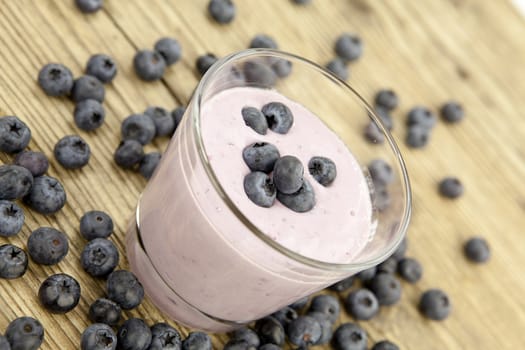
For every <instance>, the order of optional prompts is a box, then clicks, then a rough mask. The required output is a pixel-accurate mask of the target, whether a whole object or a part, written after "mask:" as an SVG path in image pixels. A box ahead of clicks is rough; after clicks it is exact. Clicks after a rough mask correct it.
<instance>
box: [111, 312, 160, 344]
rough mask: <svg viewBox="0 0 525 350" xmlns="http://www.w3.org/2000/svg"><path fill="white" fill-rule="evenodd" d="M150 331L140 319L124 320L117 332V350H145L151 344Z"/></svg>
mask: <svg viewBox="0 0 525 350" xmlns="http://www.w3.org/2000/svg"><path fill="white" fill-rule="evenodd" d="M151 338H152V336H151V330H150V328H149V327H148V325H147V324H146V322H144V320H142V319H140V318H130V319H128V320H126V321H125V322H124V323H123V324H122V325H121V326H120V328H119V329H118V332H117V348H118V349H122V350H147V349H148V348H149V346H150V344H151Z"/></svg>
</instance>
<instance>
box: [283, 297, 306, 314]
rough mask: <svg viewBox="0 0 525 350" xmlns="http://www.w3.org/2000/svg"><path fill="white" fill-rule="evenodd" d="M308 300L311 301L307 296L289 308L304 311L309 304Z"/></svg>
mask: <svg viewBox="0 0 525 350" xmlns="http://www.w3.org/2000/svg"><path fill="white" fill-rule="evenodd" d="M308 300H310V298H309V297H308V296H305V297H302V298H301V299H298V300H296V301H295V302H293V303H291V304H290V305H288V306H289V307H291V308H292V309H294V310H296V311H301V310H302V309H304V307H305V306H306V304H308Z"/></svg>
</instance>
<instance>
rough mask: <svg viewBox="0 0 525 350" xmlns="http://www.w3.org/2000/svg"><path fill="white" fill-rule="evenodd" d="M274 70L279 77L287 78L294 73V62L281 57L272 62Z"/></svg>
mask: <svg viewBox="0 0 525 350" xmlns="http://www.w3.org/2000/svg"><path fill="white" fill-rule="evenodd" d="M272 70H273V71H274V72H275V74H277V76H278V77H279V78H286V77H287V76H289V75H290V74H291V73H292V62H291V61H288V60H285V59H282V58H279V59H277V60H275V62H273V63H272Z"/></svg>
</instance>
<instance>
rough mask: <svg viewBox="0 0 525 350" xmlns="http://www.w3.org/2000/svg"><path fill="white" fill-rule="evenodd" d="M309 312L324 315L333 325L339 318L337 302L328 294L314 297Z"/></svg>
mask: <svg viewBox="0 0 525 350" xmlns="http://www.w3.org/2000/svg"><path fill="white" fill-rule="evenodd" d="M309 311H318V312H322V313H324V314H326V315H327V316H328V319H329V320H330V321H331V322H332V323H334V322H335V321H336V320H337V318H338V317H339V312H340V306H339V300H337V298H335V297H334V296H331V295H328V294H321V295H316V296H315V297H314V298H313V299H312V303H311V304H310V308H309Z"/></svg>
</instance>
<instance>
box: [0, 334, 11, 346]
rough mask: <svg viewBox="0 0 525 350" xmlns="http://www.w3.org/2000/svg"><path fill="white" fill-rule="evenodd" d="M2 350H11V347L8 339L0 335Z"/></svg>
mask: <svg viewBox="0 0 525 350" xmlns="http://www.w3.org/2000/svg"><path fill="white" fill-rule="evenodd" d="M0 349H1V350H11V345H9V341H8V340H7V337H5V336H3V335H0Z"/></svg>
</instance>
